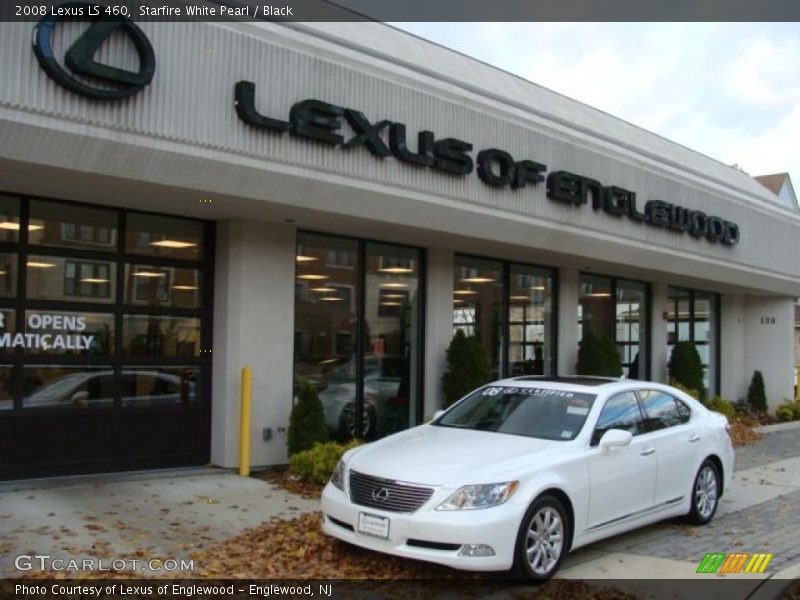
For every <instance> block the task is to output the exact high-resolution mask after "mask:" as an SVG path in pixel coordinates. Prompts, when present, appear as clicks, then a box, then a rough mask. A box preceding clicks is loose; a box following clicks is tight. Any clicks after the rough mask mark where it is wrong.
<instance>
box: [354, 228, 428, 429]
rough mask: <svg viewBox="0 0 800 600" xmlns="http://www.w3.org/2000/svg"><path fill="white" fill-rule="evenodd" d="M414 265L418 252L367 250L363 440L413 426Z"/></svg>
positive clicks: (392, 248)
mask: <svg viewBox="0 0 800 600" xmlns="http://www.w3.org/2000/svg"><path fill="white" fill-rule="evenodd" d="M419 264H420V251H419V250H416V249H414V248H406V247H400V246H393V245H388V244H376V243H367V244H366V265H365V269H366V276H365V290H364V293H365V296H364V297H365V301H366V302H365V307H364V308H365V311H364V343H365V345H366V347H365V349H364V382H363V385H364V427H365V429H364V437H366V438H367V439H374V438H376V437H383V436H386V435H389V434H390V433H395V432H397V431H401V430H403V429H408V428H409V427H411V426H412V425H413V424H414V423H415V422H416V421H415V418H416V415H415V407H416V401H417V397H416V390H417V360H416V357H417V356H418V355H419V352H420V347H419V344H420V340H419V336H418V335H417V332H418V331H419V323H420V319H421V315H420V299H419V277H420V273H419ZM373 425H374V427H373ZM370 428H372V429H371V430H370Z"/></svg>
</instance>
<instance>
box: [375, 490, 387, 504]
mask: <svg viewBox="0 0 800 600" xmlns="http://www.w3.org/2000/svg"><path fill="white" fill-rule="evenodd" d="M372 499H373V500H375V502H387V501H388V500H389V490H387V489H386V488H375V489H374V490H372Z"/></svg>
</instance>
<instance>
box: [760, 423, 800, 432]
mask: <svg viewBox="0 0 800 600" xmlns="http://www.w3.org/2000/svg"><path fill="white" fill-rule="evenodd" d="M792 429H800V421H789V422H787V423H775V424H774V425H761V426H760V427H753V431H755V432H756V433H775V432H778V431H791V430H792Z"/></svg>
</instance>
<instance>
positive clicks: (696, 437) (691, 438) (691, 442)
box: [689, 433, 700, 444]
mask: <svg viewBox="0 0 800 600" xmlns="http://www.w3.org/2000/svg"><path fill="white" fill-rule="evenodd" d="M699 441H700V436H699V435H697V434H696V433H695V434H694V435H692V437H690V438H689V443H690V444H694V443H695V442H699Z"/></svg>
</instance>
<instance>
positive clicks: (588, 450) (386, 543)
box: [322, 377, 733, 579]
mask: <svg viewBox="0 0 800 600" xmlns="http://www.w3.org/2000/svg"><path fill="white" fill-rule="evenodd" d="M732 473H733V447H732V445H731V439H730V429H729V426H728V422H727V420H726V419H725V417H724V416H723V415H721V414H719V413H716V412H711V411H709V410H708V409H706V408H705V407H704V406H703V405H702V404H701V403H700V402H697V401H696V400H694V399H693V398H691V397H689V396H687V395H686V394H684V393H682V392H680V391H679V390H676V389H674V388H672V387H669V386H666V385H662V384H658V383H649V382H644V381H635V380H618V379H602V378H589V377H556V378H541V377H518V378H515V379H505V380H502V381H498V382H495V383H491V384H489V385H486V386H484V387H482V388H480V389H478V390H476V391H475V392H473V393H471V394H469V395H467V396H466V397H464V398H462V399H461V400H459V401H458V402H457V403H455V404H454V405H453V406H451V407H450V408H449V409H448V410H447V411H445V412H443V413H441V412H440V413H437V416H436V417H435V418H434V420H433V421H432V422H430V423H427V424H425V425H420V426H418V427H414V428H413V429H409V430H406V431H403V432H400V433H397V434H395V435H391V436H389V437H386V438H384V439H382V440H379V441H377V442H373V443H371V444H367V445H364V446H360V447H358V448H354V449H352V450H350V451H349V452H347V453H346V454H345V455H344V456H343V457H342V460H341V462H340V463H339V464H338V465H337V467H336V470H335V472H334V474H333V477H332V478H331V480H330V482H329V483H328V485H327V486H326V487H325V490H324V491H323V494H322V511H323V530H324V531H325V533H327V534H329V535H332V536H334V537H336V538H339V539H340V540H344V541H346V542H350V543H352V544H356V545H358V546H363V547H364V548H369V549H372V550H377V551H380V552H385V553H388V554H393V555H396V556H403V557H408V558H415V559H419V560H425V561H430V562H434V563H440V564H443V565H448V566H450V567H455V568H458V569H468V570H474V571H500V570H511V571H512V573H513V574H514V575H515V576H519V577H524V578H529V579H547V578H549V577H551V576H552V575H553V574H554V573H555V572H556V571H557V570H558V567H559V565H560V564H561V561H562V559H563V558H564V556H565V555H566V553H567V552H569V551H570V550H573V549H575V548H578V547H580V546H583V545H585V544H589V543H591V542H594V541H596V540H599V539H601V538H605V537H608V536H612V535H616V534H618V533H620V532H623V531H627V530H629V529H633V528H636V527H641V526H643V525H647V524H648V523H653V522H655V521H659V520H661V519H666V518H668V517H676V516H685V517H686V518H687V520H688V521H689V522H691V523H693V524H696V525H704V524H705V523H708V522H709V521H710V520H711V519H712V518H713V516H714V513H715V512H716V510H717V505H718V503H719V499H720V497H721V496H722V493H723V491H724V490H725V489H726V488H727V487H728V486H729V485H730V480H731V475H732Z"/></svg>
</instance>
